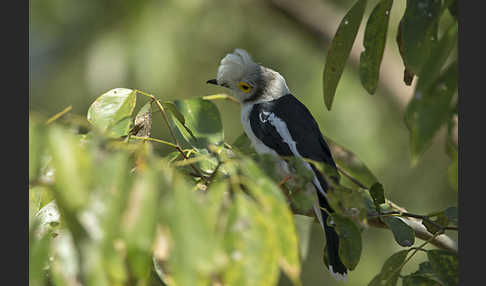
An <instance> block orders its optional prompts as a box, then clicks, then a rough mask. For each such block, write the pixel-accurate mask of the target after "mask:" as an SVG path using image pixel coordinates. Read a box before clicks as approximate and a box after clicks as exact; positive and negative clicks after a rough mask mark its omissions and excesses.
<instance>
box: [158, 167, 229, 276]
mask: <svg viewBox="0 0 486 286" xmlns="http://www.w3.org/2000/svg"><path fill="white" fill-rule="evenodd" d="M164 172H166V173H168V172H169V173H171V174H172V175H171V176H169V177H167V178H166V179H164V181H165V184H167V187H166V188H168V189H170V190H171V191H170V192H169V193H167V194H166V195H165V196H164V200H163V204H162V206H159V208H160V211H161V215H162V218H163V221H164V224H167V226H168V228H169V233H170V239H171V242H172V243H171V244H172V246H171V250H170V252H169V260H168V262H169V263H170V271H171V277H172V278H173V279H174V281H175V282H176V283H177V285H206V284H207V281H208V279H210V278H211V276H212V275H213V274H215V273H217V271H219V270H220V269H221V268H222V267H223V266H224V265H225V263H226V261H227V257H226V255H225V254H224V252H223V250H222V241H221V239H222V238H220V237H218V236H217V235H216V232H215V231H214V228H215V224H216V221H215V219H216V218H217V215H216V214H217V212H216V209H217V208H218V207H217V205H215V204H217V203H218V200H220V199H221V198H219V195H222V194H221V193H219V192H218V191H224V190H223V189H219V188H216V187H217V186H213V187H212V188H211V189H210V190H211V191H213V190H214V191H215V192H217V194H216V193H211V195H210V197H204V194H203V193H201V192H199V191H193V188H192V186H191V185H190V184H189V183H188V182H187V181H185V179H184V177H182V176H181V175H180V174H178V173H175V172H174V171H170V170H169V169H165V170H164ZM222 187H223V186H221V188H222ZM188 234H190V237H188ZM205 283H206V284H205Z"/></svg>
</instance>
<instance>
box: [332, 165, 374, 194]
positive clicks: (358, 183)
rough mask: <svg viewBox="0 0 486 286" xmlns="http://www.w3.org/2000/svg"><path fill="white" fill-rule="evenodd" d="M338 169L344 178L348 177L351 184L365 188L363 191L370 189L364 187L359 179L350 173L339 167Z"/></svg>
mask: <svg viewBox="0 0 486 286" xmlns="http://www.w3.org/2000/svg"><path fill="white" fill-rule="evenodd" d="M337 169H338V171H339V172H341V173H342V174H343V175H344V176H346V177H347V178H348V179H349V180H351V182H353V183H355V184H356V185H357V186H358V187H360V188H363V189H366V190H367V189H368V188H369V187H367V186H365V185H363V184H362V183H361V182H360V181H358V180H357V179H355V178H353V177H352V176H351V175H350V174H349V173H348V172H346V171H345V170H344V169H342V168H341V167H339V166H337Z"/></svg>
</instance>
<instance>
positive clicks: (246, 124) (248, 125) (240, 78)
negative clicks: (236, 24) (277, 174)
mask: <svg viewBox="0 0 486 286" xmlns="http://www.w3.org/2000/svg"><path fill="white" fill-rule="evenodd" d="M207 83H211V84H215V85H219V86H223V87H226V88H228V89H230V90H232V91H233V92H234V94H235V96H236V98H237V99H238V100H239V101H240V102H241V106H242V108H241V123H242V124H243V129H244V131H245V133H246V134H247V136H248V137H249V138H250V140H251V142H252V144H253V146H254V148H255V150H256V151H257V152H258V153H261V154H263V153H266V154H268V153H269V154H274V155H277V156H282V157H288V156H296V157H300V158H307V159H311V160H313V161H317V162H322V163H325V164H327V165H328V166H331V168H334V169H336V164H335V163H334V160H333V158H332V155H331V151H330V150H329V146H328V145H327V143H326V141H325V140H324V137H323V136H322V134H321V132H320V130H319V127H318V125H317V123H316V121H315V120H314V118H313V117H312V115H311V113H310V112H309V110H308V109H307V108H306V107H305V106H304V104H302V103H301V102H300V101H299V100H298V99H297V98H295V97H294V96H293V95H292V94H291V92H290V90H289V88H288V87H287V84H286V83H285V79H284V78H283V76H282V75H280V74H279V73H278V72H276V71H274V70H272V69H269V68H267V67H264V66H261V65H259V64H257V63H255V62H254V61H253V60H252V58H251V57H250V55H249V54H248V53H247V52H246V51H245V50H242V49H235V51H234V52H233V53H230V54H227V55H226V56H225V57H224V58H223V59H222V60H221V63H220V65H219V67H218V73H217V78H216V79H211V80H208V81H207ZM283 162H285V160H283ZM304 164H305V165H306V167H307V168H308V169H309V170H310V171H312V172H313V180H312V184H313V186H314V188H315V190H316V193H317V198H318V200H317V201H316V203H315V204H314V206H313V208H314V212H315V214H316V216H317V218H318V219H319V222H320V224H321V226H322V228H323V229H324V232H325V236H326V241H327V254H328V262H329V271H330V273H331V274H332V276H333V277H334V278H336V279H338V280H346V279H347V268H346V266H345V265H344V264H343V263H342V261H341V259H340V258H339V254H338V249H339V236H338V234H337V233H336V230H335V229H334V227H333V225H331V224H332V222H328V220H327V218H328V212H329V213H333V210H332V209H331V207H330V205H329V203H328V200H327V195H326V193H327V192H328V191H330V190H331V189H332V187H331V184H330V182H328V181H326V179H325V177H324V176H323V174H322V173H320V172H319V171H318V169H317V168H316V166H315V165H314V164H312V163H309V162H305V163H304ZM283 165H285V163H283Z"/></svg>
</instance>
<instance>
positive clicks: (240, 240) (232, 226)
mask: <svg viewBox="0 0 486 286" xmlns="http://www.w3.org/2000/svg"><path fill="white" fill-rule="evenodd" d="M265 215H266V214H265V213H264V212H262V211H261V210H260V209H259V206H257V205H256V204H255V203H254V201H251V200H250V199H249V198H248V197H246V196H245V195H243V194H242V193H237V194H236V195H235V198H234V203H233V207H232V209H231V213H230V217H229V222H228V228H227V230H226V234H225V246H226V251H227V252H228V253H229V254H230V257H231V261H230V265H231V267H229V268H228V269H227V270H226V271H225V272H224V276H223V280H224V284H225V285H236V286H240V285H241V286H243V285H248V286H258V285H261V286H266V285H275V284H276V283H277V279H278V274H279V273H278V272H279V271H278V259H279V249H278V246H277V245H278V238H277V237H276V236H275V233H274V232H273V231H272V229H273V226H272V225H270V224H269V220H268V219H267V218H266V217H265ZM269 230H270V231H269Z"/></svg>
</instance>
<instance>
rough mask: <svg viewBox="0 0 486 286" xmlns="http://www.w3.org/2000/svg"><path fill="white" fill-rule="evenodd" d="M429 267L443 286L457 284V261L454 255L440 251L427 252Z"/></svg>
mask: <svg viewBox="0 0 486 286" xmlns="http://www.w3.org/2000/svg"><path fill="white" fill-rule="evenodd" d="M427 257H428V258H429V261H430V265H431V266H432V268H433V269H434V270H435V272H436V273H437V276H438V277H439V279H440V280H441V281H442V282H443V284H444V285H445V286H455V285H458V284H459V261H458V257H457V255H456V254H454V253H452V252H450V251H447V250H442V249H433V250H429V251H427Z"/></svg>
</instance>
